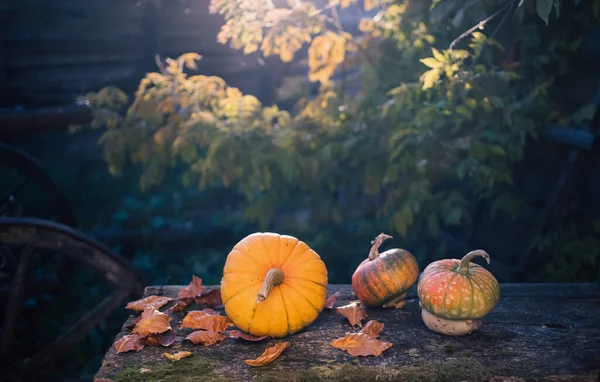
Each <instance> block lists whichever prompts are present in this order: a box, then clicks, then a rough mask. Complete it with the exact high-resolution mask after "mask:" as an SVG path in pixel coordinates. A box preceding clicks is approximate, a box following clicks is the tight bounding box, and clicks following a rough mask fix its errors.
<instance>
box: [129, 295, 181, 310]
mask: <svg viewBox="0 0 600 382" xmlns="http://www.w3.org/2000/svg"><path fill="white" fill-rule="evenodd" d="M171 300H173V299H172V298H171V297H165V296H148V297H146V298H142V299H140V300H136V301H132V302H130V303H128V304H127V306H125V309H131V310H136V311H138V312H142V311H144V309H146V308H147V307H149V306H151V307H153V308H155V309H160V307H162V306H163V305H165V304H166V303H167V302H169V301H171Z"/></svg>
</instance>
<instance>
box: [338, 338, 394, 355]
mask: <svg viewBox="0 0 600 382" xmlns="http://www.w3.org/2000/svg"><path fill="white" fill-rule="evenodd" d="M331 346H333V347H334V348H338V349H341V350H344V351H347V352H348V353H349V354H350V355H353V356H355V357H356V356H368V355H374V356H379V355H381V353H383V352H384V351H386V350H387V349H389V348H391V347H392V343H391V342H384V341H381V340H378V339H376V338H373V337H371V336H369V335H367V334H364V333H347V334H346V336H345V337H343V338H338V339H337V340H333V341H332V342H331Z"/></svg>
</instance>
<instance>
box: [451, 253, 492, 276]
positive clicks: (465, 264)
mask: <svg viewBox="0 0 600 382" xmlns="http://www.w3.org/2000/svg"><path fill="white" fill-rule="evenodd" d="M477 256H481V257H483V258H484V259H485V260H486V261H487V263H488V264H489V263H490V255H488V254H487V252H486V251H484V250H483V249H476V250H474V251H471V252H469V253H467V254H466V255H465V257H463V258H462V260H461V261H460V265H459V266H458V271H459V272H460V273H463V274H466V273H469V263H470V262H471V260H473V259H474V258H475V257H477Z"/></svg>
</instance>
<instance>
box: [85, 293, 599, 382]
mask: <svg viewBox="0 0 600 382" xmlns="http://www.w3.org/2000/svg"><path fill="white" fill-rule="evenodd" d="M180 288H181V286H151V287H148V288H147V289H146V292H145V295H152V294H158V295H166V296H171V297H176V296H177V292H178V291H179V290H180ZM337 291H339V292H340V296H339V297H338V302H337V303H336V306H340V305H343V304H346V303H348V302H350V301H353V300H355V296H354V294H353V293H352V291H351V287H350V286H349V285H330V287H329V292H330V293H334V292H337ZM415 297H416V294H415V288H414V287H413V289H412V290H411V293H410V294H409V299H408V301H407V304H406V306H405V308H403V309H393V310H390V309H368V310H367V313H368V315H369V317H368V319H375V320H378V321H379V322H382V323H384V324H385V328H384V329H383V332H382V335H381V339H382V340H384V341H389V342H392V343H393V346H392V347H391V348H390V349H389V350H387V351H386V352H384V353H383V354H382V355H381V356H379V357H351V356H350V355H348V354H347V353H345V352H343V351H341V350H338V349H335V348H333V347H331V346H330V342H331V341H332V340H334V339H336V338H340V337H343V336H344V335H345V333H346V332H352V331H358V330H359V329H352V328H351V327H350V326H349V324H348V323H347V321H346V320H345V318H343V317H342V316H340V315H339V314H336V312H335V311H334V310H325V311H324V312H323V313H322V314H321V316H320V317H319V318H318V319H317V321H315V323H313V324H312V325H310V326H309V327H308V328H306V329H304V330H303V331H302V332H300V333H298V334H296V335H293V336H290V337H288V338H285V339H283V340H268V341H263V342H256V343H253V342H243V341H241V340H234V339H229V338H228V339H226V340H225V341H223V342H221V343H218V344H216V345H213V346H210V347H204V346H201V345H191V344H190V343H188V342H187V341H186V342H184V343H181V341H182V339H183V338H184V337H185V336H186V335H187V334H188V332H190V330H187V329H183V330H177V341H176V344H180V343H181V346H180V347H178V348H177V349H170V348H157V347H146V348H144V349H143V350H142V351H140V352H139V353H134V352H130V353H122V354H116V353H115V350H114V348H111V349H110V350H109V351H108V352H107V354H106V357H105V360H104V362H103V365H102V367H101V369H100V370H99V371H98V373H97V375H96V377H95V379H96V380H98V381H99V380H103V379H104V380H106V379H108V380H132V378H134V377H135V375H136V374H138V375H139V376H141V377H143V378H142V379H140V380H187V379H186V378H190V379H189V380H273V381H276V380H289V381H294V380H311V381H312V380H315V381H318V380H323V381H325V380H351V381H352V380H365V381H367V380H375V379H376V378H378V379H379V380H409V381H410V380H415V381H464V380H467V381H483V380H490V378H491V377H497V376H504V377H508V376H510V377H518V378H524V380H553V381H556V380H579V381H598V380H599V379H598V378H599V374H598V373H599V371H600V288H599V287H598V285H597V284H503V285H502V286H501V299H500V304H499V305H498V307H497V308H496V309H495V310H494V311H493V312H492V313H491V314H489V315H488V316H487V317H486V320H485V322H484V324H483V326H482V327H481V329H480V330H479V331H477V332H475V333H473V334H471V335H469V336H466V337H459V338H453V337H446V336H442V335H439V334H436V333H433V332H431V331H429V330H428V329H427V328H426V327H425V325H424V324H423V322H422V320H421V317H420V309H419V306H418V301H417V299H416V298H415ZM195 308H200V307H198V306H196V307H194V306H192V307H191V308H189V309H195ZM189 309H188V310H189ZM184 314H185V313H184V312H179V313H173V321H172V322H171V326H172V327H173V328H177V327H179V325H180V323H181V320H182V319H183V316H184ZM134 318H135V315H132V316H130V318H129V319H128V320H127V322H126V323H125V325H124V326H123V330H122V332H121V333H120V334H118V335H117V337H116V338H120V337H122V336H123V335H125V334H128V333H129V332H130V330H129V329H126V326H127V325H129V324H131V322H132V321H133V319H134ZM281 341H290V342H291V347H290V348H288V349H286V350H285V352H284V353H283V355H282V356H281V357H280V358H279V359H277V360H276V361H275V362H274V363H272V364H270V365H267V366H264V367H259V368H252V367H250V366H247V365H246V364H244V363H243V360H245V359H254V358H256V357H258V356H259V355H260V354H262V352H263V351H264V350H265V348H266V347H268V346H273V345H274V344H275V343H277V342H281ZM182 350H188V351H191V352H193V353H194V354H193V355H192V356H191V357H190V358H188V359H184V360H182V361H180V362H178V363H174V364H169V363H167V361H165V360H163V359H161V354H162V353H163V352H165V351H169V352H171V353H173V352H175V351H182ZM142 368H145V369H148V370H150V372H146V373H144V374H143V375H142V374H139V370H140V369H142ZM165 368H166V370H167V371H165ZM124 370H125V371H124ZM188 370H189V371H188ZM198 373H200V374H202V375H199V374H198ZM161 376H162V377H164V378H161ZM153 378H155V379H153ZM518 378H517V379H513V380H514V381H520V380H522V379H518ZM491 380H494V379H491ZM496 380H498V379H496Z"/></svg>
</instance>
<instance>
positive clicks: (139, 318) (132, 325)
mask: <svg viewBox="0 0 600 382" xmlns="http://www.w3.org/2000/svg"><path fill="white" fill-rule="evenodd" d="M141 319H142V316H137V317H136V318H135V320H133V321H132V322H131V324H129V325H126V326H125V328H127V329H133V328H135V326H136V325H137V324H138V322H140V320H141Z"/></svg>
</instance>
